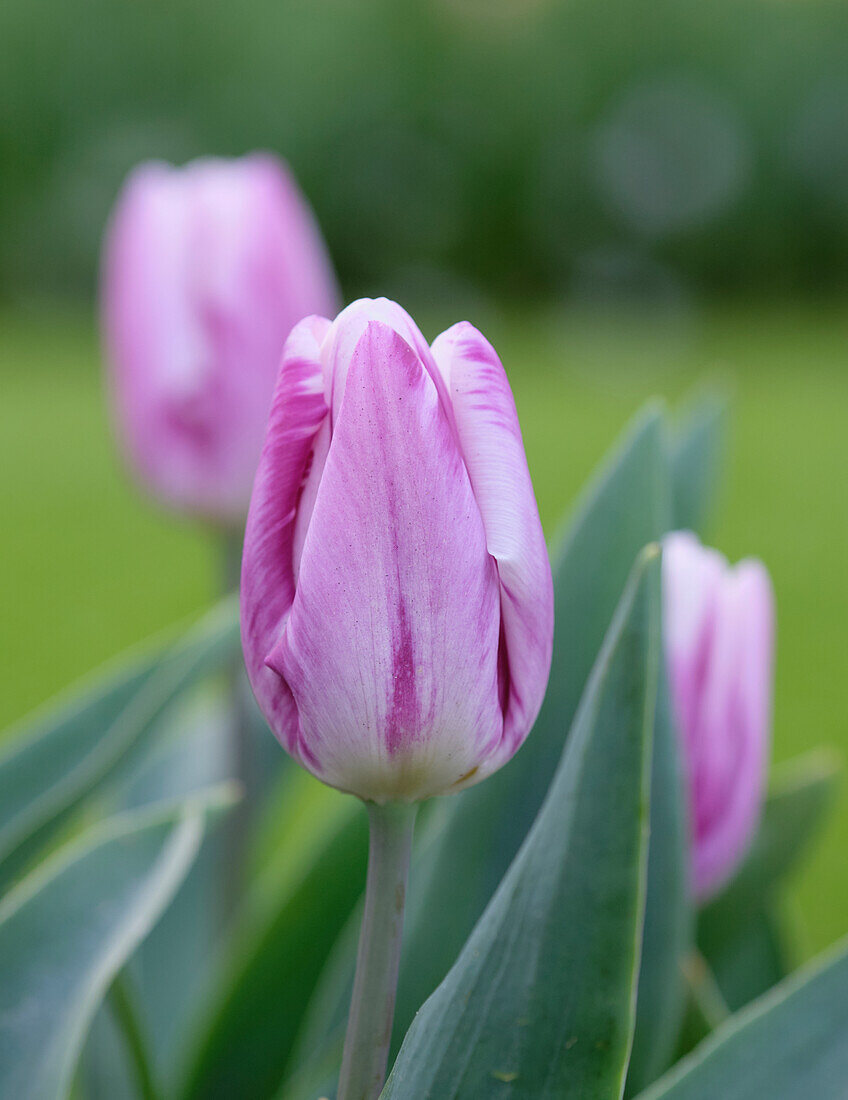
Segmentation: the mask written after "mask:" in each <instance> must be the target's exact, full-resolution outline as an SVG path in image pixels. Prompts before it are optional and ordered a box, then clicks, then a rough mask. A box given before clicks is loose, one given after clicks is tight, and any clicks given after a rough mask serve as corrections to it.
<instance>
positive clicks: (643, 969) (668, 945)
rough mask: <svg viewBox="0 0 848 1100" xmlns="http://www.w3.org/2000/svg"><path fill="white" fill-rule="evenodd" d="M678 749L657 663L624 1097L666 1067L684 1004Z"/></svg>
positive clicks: (688, 935) (688, 931)
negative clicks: (640, 929) (644, 881)
mask: <svg viewBox="0 0 848 1100" xmlns="http://www.w3.org/2000/svg"><path fill="white" fill-rule="evenodd" d="M677 749H678V746H677V733H676V730H675V729H674V726H673V723H672V719H671V710H670V704H669V698H668V685H667V682H666V676H665V669H664V663H662V667H661V668H660V675H659V687H658V691H657V708H656V720H655V725H654V749H653V769H652V776H651V836H650V847H649V853H648V891H647V899H646V902H645V928H644V934H643V938H642V958H641V964H640V969H639V994H638V1001H637V1013H636V1031H635V1034H634V1036H633V1051H632V1053H631V1056H630V1065H629V1067H628V1070H627V1093H626V1095H628V1096H632V1095H633V1094H634V1093H636V1092H638V1091H639V1090H640V1089H642V1088H644V1087H645V1086H646V1085H648V1084H650V1082H651V1081H654V1080H656V1078H657V1077H658V1076H659V1075H660V1074H661V1073H662V1072H663V1071H664V1070H665V1069H666V1068H667V1067H668V1066H669V1065H670V1063H671V1062H672V1060H673V1056H674V1051H675V1046H676V1043H677V1039H678V1035H679V1032H680V1027H681V1024H682V1021H683V1016H684V1011H685V1007H686V989H685V986H684V982H683V979H682V976H681V964H682V962H683V960H684V958H685V957H686V955H687V954H688V952H689V951H690V949H691V945H692V940H693V935H694V911H693V906H692V901H691V892H690V889H689V844H688V836H689V828H688V822H687V820H686V810H685V797H684V791H683V783H682V775H681V770H680V759H679V753H678V751H677Z"/></svg>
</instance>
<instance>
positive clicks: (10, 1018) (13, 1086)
mask: <svg viewBox="0 0 848 1100" xmlns="http://www.w3.org/2000/svg"><path fill="white" fill-rule="evenodd" d="M228 797H229V796H227V795H226V793H225V792H221V791H220V790H218V791H216V792H214V794H210V795H209V796H208V797H204V796H198V797H196V798H195V799H193V800H192V801H191V802H188V803H185V804H182V805H177V806H171V807H170V808H163V809H158V810H155V811H147V812H145V813H143V814H127V815H125V816H121V817H116V818H112V819H110V820H108V821H106V822H104V823H101V824H100V825H98V826H96V827H95V828H94V829H92V830H90V831H89V832H88V833H86V834H85V835H84V836H82V837H81V838H79V839H78V840H77V841H76V842H74V843H73V844H71V845H69V846H68V847H66V848H64V849H62V850H61V851H59V852H58V853H56V855H54V856H53V857H52V858H51V859H50V860H48V861H47V862H46V863H45V864H43V865H42V866H40V867H39V868H38V869H37V870H36V871H35V872H33V873H32V874H31V875H30V876H28V877H27V878H26V879H24V880H23V881H22V882H21V883H20V884H19V885H18V886H17V887H16V888H15V889H14V890H12V891H11V892H10V893H9V894H8V895H7V897H6V898H5V899H4V901H3V902H2V904H0V973H2V975H3V981H2V983H0V1096H4V1097H6V1096H8V1097H15V1100H57V1098H61V1097H63V1096H66V1095H67V1093H68V1090H69V1087H70V1081H71V1077H72V1075H73V1071H74V1066H75V1064H76V1060H77V1057H78V1055H79V1050H80V1047H81V1045H82V1042H83V1040H84V1038H85V1033H86V1030H87V1027H88V1025H89V1023H90V1021H91V1018H92V1016H93V1014H94V1012H95V1011H96V1009H97V1006H98V1004H99V1002H100V1000H101V998H102V997H103V995H104V993H105V992H106V990H107V988H108V986H109V984H110V983H111V981H112V979H113V977H114V976H115V975H116V974H117V972H118V971H119V970H120V968H121V967H122V966H123V964H124V963H125V962H126V960H127V959H128V958H129V956H130V955H131V954H132V952H133V951H134V950H135V948H136V947H137V945H138V944H139V942H140V941H141V940H142V939H143V938H144V936H145V935H146V934H147V933H148V932H149V930H150V928H151V927H152V925H153V924H154V923H155V921H156V920H157V919H158V917H159V915H160V914H161V913H162V911H163V909H164V908H165V907H166V906H167V904H168V902H169V901H170V899H171V897H172V896H173V893H174V891H175V890H176V888H177V886H178V884H179V883H180V881H181V880H182V878H183V877H184V875H185V874H186V872H187V871H188V869H189V867H190V866H191V863H192V861H193V859H194V858H195V856H196V854H197V850H198V847H199V845H200V841H201V837H202V835H203V818H204V813H205V812H206V811H207V810H208V809H209V808H213V807H215V806H218V805H221V804H222V799H227V798H228Z"/></svg>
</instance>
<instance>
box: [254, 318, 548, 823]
mask: <svg viewBox="0 0 848 1100" xmlns="http://www.w3.org/2000/svg"><path fill="white" fill-rule="evenodd" d="M552 636H553V590H552V582H551V571H550V564H549V561H548V556H547V551H546V549H545V542H544V538H543V535H542V528H541V524H540V522H539V514H538V510H537V507H536V500H535V497H534V495H533V487H532V484H531V482H530V475H529V472H528V470H527V460H526V458H525V456H524V446H523V443H522V439H521V431H520V429H519V425H518V418H517V415H516V411H515V405H514V402H513V398H512V393H511V391H510V387H509V383H508V381H507V378H506V374H505V373H504V370H503V367H502V366H501V363H500V360H499V359H498V357H497V355H496V354H495V351H494V349H493V348H492V347H491V345H490V344H489V343H488V342H487V341H486V339H485V338H484V337H483V336H482V335H481V334H480V333H479V332H478V331H477V330H476V329H474V328H473V327H472V326H471V325H469V324H466V323H462V324H458V325H455V326H454V327H453V328H451V329H449V330H448V331H447V332H444V333H443V334H442V335H441V336H440V337H439V338H438V339H437V340H436V341H435V343H434V344H433V345H432V347H428V346H427V344H426V342H425V341H424V338H423V337H422V335H421V333H420V332H419V330H418V329H417V327H416V326H415V323H414V322H413V320H412V318H411V317H409V315H408V314H407V313H405V312H404V310H402V309H401V308H400V306H398V305H396V304H395V303H393V302H389V301H387V300H385V299H379V300H377V301H370V300H363V301H359V302H355V303H354V304H353V305H351V306H349V307H348V308H347V309H345V310H344V311H343V312H342V313H341V314H339V316H338V317H337V318H336V320H335V321H334V322H332V323H331V322H330V321H328V320H325V319H323V318H320V317H311V318H308V319H307V320H305V321H302V322H301V323H300V324H299V325H298V326H297V327H296V328H295V329H294V331H293V332H292V334H291V336H290V337H289V340H288V343H287V344H286V349H285V353H284V355H283V362H282V366H281V369H280V375H279V378H278V380H277V388H276V392H275V394H274V401H273V405H272V410H271V417H270V420H269V425H268V436H267V439H266V441H265V448H264V450H263V452H262V458H261V461H260V464H259V471H258V473H257V475H256V482H255V485H254V489H253V498H252V500H251V505H250V514H249V517H248V523H247V533H246V536H245V548H244V558H243V566H242V641H243V644H244V651H245V659H246V663H247V669H248V673H249V675H250V679H251V682H252V684H253V690H254V693H255V694H256V698H257V700H258V702H259V704H260V706H261V708H262V710H263V712H264V713H265V716H266V718H267V719H268V721H269V723H270V725H271V728H272V729H273V730H274V733H275V734H276V735H277V737H278V738H279V740H280V742H281V743H282V744H283V746H284V747H285V748H286V749H287V750H288V752H289V753H291V755H292V756H294V757H295V758H296V759H297V760H299V761H300V762H301V764H303V765H304V766H305V767H306V768H308V769H309V770H310V771H311V772H313V773H314V774H315V775H316V776H318V778H319V779H322V780H323V781H324V782H325V783H329V784H330V785H331V786H334V787H338V788H340V789H342V790H346V791H350V792H352V793H354V794H357V795H359V796H360V797H361V798H364V799H368V800H373V801H375V802H384V801H388V800H395V799H396V800H401V801H409V802H411V801H415V800H417V799H422V798H428V797H430V796H431V795H437V794H444V793H448V792H451V791H458V790H460V789H461V788H464V787H467V786H470V785H471V784H472V783H476V782H478V781H479V780H481V779H483V778H485V777H486V776H488V775H490V774H491V773H492V772H493V771H495V770H496V769H497V768H499V767H500V766H501V765H502V764H504V763H506V761H507V760H509V759H510V757H511V756H512V755H513V754H514V753H515V752H516V750H517V749H518V747H519V746H520V745H521V743H522V742H523V740H524V738H525V737H526V736H527V733H528V731H529V729H530V727H531V725H532V724H533V721H534V719H535V717H536V714H537V712H538V710H539V707H540V705H541V702H542V697H543V695H544V692H545V687H546V684H547V679H548V672H549V669H550V661H551V647H552Z"/></svg>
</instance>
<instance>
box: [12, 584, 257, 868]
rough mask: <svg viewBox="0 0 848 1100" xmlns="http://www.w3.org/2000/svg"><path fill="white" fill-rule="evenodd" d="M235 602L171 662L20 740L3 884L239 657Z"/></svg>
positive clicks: (153, 661)
mask: <svg viewBox="0 0 848 1100" xmlns="http://www.w3.org/2000/svg"><path fill="white" fill-rule="evenodd" d="M238 644H239V642H238V623H237V615H236V606H235V602H234V601H233V600H227V601H224V603H222V604H220V605H219V606H218V607H217V608H215V609H214V610H213V611H212V612H210V613H209V614H208V615H206V616H205V617H204V618H203V619H202V620H201V621H200V622H199V623H198V624H196V625H195V626H194V627H192V629H191V630H189V631H188V633H187V634H185V635H184V637H182V638H180V639H179V640H178V641H177V642H176V643H174V644H173V645H172V646H170V647H169V648H168V649H167V650H166V651H165V652H164V654H161V653H158V654H154V655H152V656H151V655H147V656H145V657H142V658H140V659H139V660H137V661H134V662H131V663H130V664H128V665H125V666H122V667H121V669H120V671H119V672H118V674H117V676H116V678H114V679H109V680H107V681H105V682H102V681H101V682H99V683H98V684H97V685H96V687H95V688H94V690H93V691H89V692H88V693H86V694H84V695H82V696H80V697H79V698H77V699H76V700H74V701H73V702H72V703H70V704H69V705H68V706H67V707H66V708H63V709H60V710H58V711H56V712H54V713H53V714H51V715H50V716H49V717H48V718H47V719H43V720H41V721H40V722H39V723H38V724H37V725H34V726H33V727H31V729H30V730H29V732H27V733H25V734H22V735H21V736H13V737H12V739H11V740H10V743H9V747H8V749H7V750H6V752H5V754H4V755H3V756H2V757H1V758H0V864H2V866H0V879H2V880H3V881H4V882H8V881H9V879H10V878H12V877H14V875H15V874H17V873H18V872H19V871H20V870H21V868H22V867H24V866H25V865H26V863H27V861H28V860H30V859H31V858H32V856H33V854H34V853H35V851H36V850H37V849H38V848H39V847H40V846H42V845H44V844H45V843H46V842H47V841H48V840H49V839H50V837H51V836H53V835H54V833H55V830H56V829H57V828H58V827H59V825H60V824H61V823H62V822H63V821H64V820H65V818H66V817H67V815H68V814H69V813H70V812H71V811H72V810H74V809H75V808H76V807H77V806H78V805H79V804H80V803H81V802H82V801H83V800H84V799H85V798H86V797H88V796H89V795H91V794H92V793H93V792H95V791H96V790H98V789H99V788H100V787H101V785H102V784H103V783H104V782H105V781H106V780H108V779H110V778H111V777H113V776H114V775H116V774H117V773H118V772H119V771H120V769H121V768H122V767H124V766H126V765H127V764H128V763H129V762H130V761H131V760H132V759H133V758H134V754H135V753H136V752H137V751H138V750H140V749H141V747H142V746H143V745H144V743H145V741H146V739H147V736H148V735H149V734H150V732H151V730H152V729H153V728H154V727H155V724H156V722H157V720H158V719H159V717H160V716H161V715H162V713H163V711H164V710H165V708H166V707H167V706H168V705H169V704H170V703H171V702H172V701H173V699H174V698H175V697H177V696H178V695H179V694H180V692H182V691H183V690H185V689H186V688H187V687H188V686H190V685H191V684H193V683H195V682H196V681H197V680H198V679H199V678H200V677H202V676H203V675H206V674H208V673H210V672H212V671H213V670H215V669H218V668H220V667H222V666H223V664H224V663H225V662H226V661H228V660H231V659H232V657H233V656H234V654H236V653H237V651H238Z"/></svg>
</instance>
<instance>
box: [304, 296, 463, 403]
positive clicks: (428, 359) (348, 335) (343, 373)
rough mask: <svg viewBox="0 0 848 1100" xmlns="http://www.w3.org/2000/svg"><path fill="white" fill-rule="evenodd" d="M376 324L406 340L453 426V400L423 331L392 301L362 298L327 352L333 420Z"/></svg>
mask: <svg viewBox="0 0 848 1100" xmlns="http://www.w3.org/2000/svg"><path fill="white" fill-rule="evenodd" d="M372 321H379V322H382V323H383V324H384V325H386V326H387V327H388V328H391V329H394V331H395V332H396V333H397V334H398V336H400V337H401V339H403V340H405V341H406V343H407V344H409V346H410V347H411V348H412V349H413V351H414V352H415V353H416V355H417V356H418V358H419V359H420V361H421V362H422V363H423V364H424V366H425V368H426V369H427V373H428V374H429V375H430V377H431V378H432V379H433V383H434V385H435V387H436V390H437V391H438V394H439V397H440V398H441V400H442V403H443V404H444V406H445V409H446V411H447V413H448V419H449V421H450V422H451V424H452V423H453V414H452V412H451V408H450V405H451V402H450V396H449V394H448V390H447V386H446V383H445V380H444V378H443V376H442V373H441V371H440V370H439V369H438V368H437V366H436V363H435V361H434V359H433V354H432V352H431V350H430V346H429V345H428V343H427V341H426V340H425V339H424V337H423V336H422V335H421V330H420V329H419V328H418V325H416V323H415V321H413V319H412V318H411V317H410V315H409V314H408V313H407V312H406V310H405V309H404V308H403V307H402V306H399V305H398V304H397V302H393V301H391V299H389V298H360V299H358V300H357V301H355V302H351V304H350V305H349V306H347V307H346V308H345V309H343V310H342V312H341V313H340V314H339V316H338V317H337V318H336V321H335V324H334V325H333V332H332V335H331V337H330V339H329V341H328V345H329V346H328V347H327V348H326V349H325V352H324V362H325V370H326V372H327V373H326V385H327V390H326V397H327V404H328V405H329V406H330V408H331V409H332V415H333V419H335V417H336V416H337V415H338V411H339V408H340V407H341V401H342V397H343V396H344V388H345V380H346V377H347V371H348V369H349V367H350V363H351V359H352V357H353V352H354V350H355V348H356V346H357V344H358V343H359V340H360V338H361V336H362V334H363V332H364V331H365V329H366V327H367V326H368V325H369V324H370V323H371V322H372Z"/></svg>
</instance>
